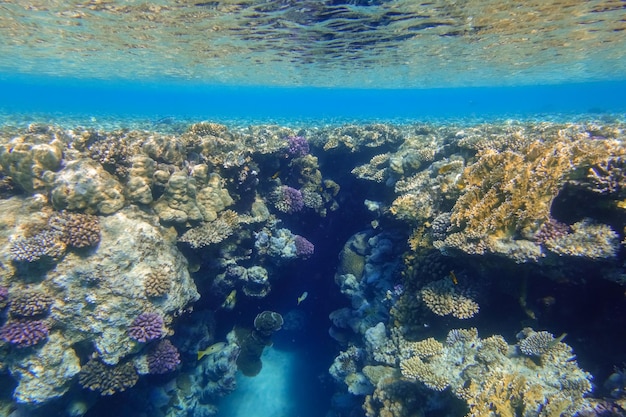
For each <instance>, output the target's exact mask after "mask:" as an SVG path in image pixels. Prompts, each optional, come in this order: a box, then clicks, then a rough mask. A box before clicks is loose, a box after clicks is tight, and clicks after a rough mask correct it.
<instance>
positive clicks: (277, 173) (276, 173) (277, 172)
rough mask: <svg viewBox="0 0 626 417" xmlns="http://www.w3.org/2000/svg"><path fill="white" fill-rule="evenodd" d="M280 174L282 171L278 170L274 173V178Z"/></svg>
mask: <svg viewBox="0 0 626 417" xmlns="http://www.w3.org/2000/svg"><path fill="white" fill-rule="evenodd" d="M279 176H280V171H276V172H275V173H274V175H272V179H273V180H275V179H276V178H278V177H279Z"/></svg>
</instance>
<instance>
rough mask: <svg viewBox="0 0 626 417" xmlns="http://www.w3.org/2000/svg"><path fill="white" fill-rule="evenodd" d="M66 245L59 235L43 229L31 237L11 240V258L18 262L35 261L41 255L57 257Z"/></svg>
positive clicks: (41, 256)
mask: <svg viewBox="0 0 626 417" xmlns="http://www.w3.org/2000/svg"><path fill="white" fill-rule="evenodd" d="M65 249H66V246H65V244H64V243H63V242H61V240H60V239H59V235H58V234H57V233H55V232H53V231H51V230H43V231H41V232H39V233H37V234H36V235H34V236H31V237H19V238H17V239H15V240H13V241H12V242H11V248H10V253H11V258H12V259H13V260H14V261H18V262H35V261H37V260H39V259H41V258H43V257H49V258H52V259H58V258H60V257H61V256H63V254H64V253H65Z"/></svg>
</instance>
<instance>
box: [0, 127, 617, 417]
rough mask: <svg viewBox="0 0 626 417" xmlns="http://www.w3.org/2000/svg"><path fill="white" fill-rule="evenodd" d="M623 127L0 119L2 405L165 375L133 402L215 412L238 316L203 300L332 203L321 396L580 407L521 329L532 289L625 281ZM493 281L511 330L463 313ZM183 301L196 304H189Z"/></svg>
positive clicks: (390, 410)
mask: <svg viewBox="0 0 626 417" xmlns="http://www.w3.org/2000/svg"><path fill="white" fill-rule="evenodd" d="M624 128H625V126H624V124H623V123H621V122H619V121H617V120H608V119H607V120H602V121H581V122H576V123H556V122H545V121H541V122H534V121H526V122H516V121H507V122H502V123H491V124H475V125H467V124H459V125H454V124H436V123H430V124H428V123H419V124H412V125H411V124H406V125H391V124H361V125H342V126H325V127H320V126H310V127H299V128H297V129H296V128H289V127H283V126H277V125H268V126H249V127H235V126H233V127H227V126H225V125H220V124H216V123H209V122H201V123H196V124H189V125H188V124H184V123H180V124H178V125H176V126H170V127H168V129H165V130H161V131H153V130H141V129H120V130H102V129H95V128H86V127H77V126H56V125H43V124H31V125H29V126H27V127H14V126H3V127H2V128H1V129H0V197H1V199H0V213H2V215H1V216H0V224H1V225H2V227H0V308H2V315H1V324H2V327H1V328H0V352H1V353H2V355H1V356H0V372H2V373H3V375H4V377H6V378H9V377H10V380H11V381H12V383H14V384H15V388H14V390H13V392H12V398H11V399H3V402H2V407H1V408H0V410H5V411H6V412H5V414H6V415H8V414H9V413H10V412H11V411H12V410H14V409H16V408H18V409H21V410H31V411H32V410H35V409H36V407H39V409H42V408H41V406H42V405H43V406H47V405H50V404H54V406H55V407H64V409H65V410H66V411H67V412H68V413H70V414H71V415H82V414H84V413H85V412H86V411H87V410H88V409H89V404H91V403H93V401H95V400H94V397H93V396H92V394H90V393H91V392H95V393H97V394H99V395H101V396H107V395H114V394H116V393H119V392H122V391H125V390H128V389H133V387H134V386H135V385H136V384H137V382H138V381H139V380H140V378H148V374H152V375H154V374H166V375H171V381H172V382H171V384H170V385H167V384H166V385H163V387H162V388H160V391H159V392H158V394H159V396H160V397H159V398H161V400H162V401H161V402H159V401H156V402H154V401H153V403H154V404H153V405H152V406H151V407H155V409H157V408H158V410H159V413H161V414H162V415H183V414H177V413H181V412H182V411H180V410H184V413H187V414H184V415H190V416H191V415H194V416H196V415H214V414H215V413H216V408H215V402H216V400H217V399H218V398H219V397H220V396H223V395H227V394H228V393H229V392H231V391H232V390H233V389H235V388H236V380H235V376H234V375H235V372H236V370H237V366H238V359H239V365H240V366H241V363H242V360H241V359H240V358H242V357H243V356H241V355H242V351H243V352H244V354H245V353H246V352H248V351H247V350H246V349H249V345H246V343H245V342H244V340H246V338H245V336H242V335H246V334H248V335H249V334H254V332H255V329H254V328H253V327H252V323H240V324H238V325H240V328H239V329H237V328H236V329H235V330H234V331H233V332H232V333H231V334H229V336H228V337H227V338H224V339H225V340H221V341H220V340H217V339H216V335H215V331H214V327H215V323H214V322H213V321H214V315H213V313H212V312H214V311H216V310H218V309H222V310H233V311H237V309H238V305H237V300H238V299H245V300H246V302H249V303H250V302H251V303H254V302H255V300H260V299H262V298H264V297H267V295H268V294H270V293H271V292H272V290H273V289H274V288H276V287H280V286H281V281H280V279H278V278H277V277H279V276H280V274H281V273H280V271H282V270H283V269H284V268H286V267H287V266H288V265H290V264H293V263H295V262H301V261H302V260H306V259H308V258H311V257H313V256H315V245H324V242H322V241H316V242H314V243H315V245H314V244H313V243H312V242H311V241H309V240H308V239H307V236H304V235H300V234H298V233H305V232H306V230H307V228H306V227H305V226H304V225H303V219H308V220H307V221H309V222H310V221H311V220H310V219H316V221H317V222H320V223H323V222H325V221H330V220H332V218H333V216H335V215H336V213H339V212H341V210H342V209H343V207H344V203H342V201H346V200H348V199H350V200H354V199H357V200H358V201H357V203H358V204H361V203H362V204H363V205H364V207H365V208H366V210H367V212H368V213H369V218H364V219H363V222H362V227H361V229H362V230H354V231H352V233H353V236H352V237H351V238H350V239H349V240H348V241H347V242H346V243H345V245H344V247H343V250H342V251H341V253H340V254H338V255H339V261H338V264H337V267H336V274H335V276H334V277H332V276H326V277H323V279H325V280H332V279H333V278H334V280H335V282H336V283H337V286H338V291H340V292H341V293H343V294H345V295H346V297H347V298H346V299H347V300H348V305H346V306H345V307H344V308H341V309H339V310H337V311H335V312H333V313H332V314H331V316H330V323H329V324H331V329H330V335H331V336H332V337H333V338H334V340H336V341H337V346H338V347H337V351H338V352H339V354H338V356H337V357H336V359H335V361H334V363H332V365H331V364H329V366H330V374H331V375H332V377H333V379H334V380H335V381H336V382H337V390H338V393H337V395H336V396H335V404H334V405H333V406H332V408H333V412H334V413H335V415H349V414H350V412H353V411H354V410H355V409H356V410H360V409H361V408H362V410H363V411H362V412H364V413H365V414H366V415H367V416H368V417H370V416H398V417H399V416H409V415H411V416H412V415H421V413H427V412H428V411H429V410H433V409H437V407H440V408H441V407H442V406H441V405H440V404H434V403H438V402H442V401H445V398H448V399H450V398H452V399H453V401H452V402H451V403H450V404H452V405H449V408H450V409H453V410H455V411H457V412H460V413H467V414H468V415H475V416H488V415H517V414H519V413H521V414H520V415H525V416H549V415H575V414H576V413H581V412H584V411H585V410H589V409H593V407H595V404H596V403H597V401H596V402H594V400H591V399H589V398H590V396H589V394H590V392H591V388H592V387H591V384H590V380H591V376H590V374H589V373H587V372H585V371H583V370H582V369H581V368H580V367H579V366H578V364H577V362H576V361H575V360H573V353H572V348H571V346H569V345H568V344H566V343H567V341H568V339H564V338H563V337H560V336H558V335H557V336H558V337H555V336H554V335H553V334H551V333H550V332H549V331H550V330H551V329H545V330H544V329H540V328H536V329H535V330H532V329H531V327H535V326H537V325H539V326H541V322H540V321H537V316H538V315H539V314H541V311H540V308H539V307H538V306H537V305H536V304H533V303H532V302H531V301H529V298H528V296H527V291H528V286H529V285H530V286H532V285H533V284H532V283H534V282H536V281H537V279H542V280H544V281H546V282H564V281H567V282H569V283H575V284H576V285H581V286H584V285H585V280H584V279H582V278H581V277H582V275H583V274H590V271H593V275H594V277H598V279H605V280H607V281H608V282H611V283H612V284H613V285H616V286H620V285H624V283H625V278H624V276H625V275H624V273H623V242H624V226H626V212H625V211H624V210H625V208H626V191H624V190H625V188H624V187H625V186H626V175H625V173H624V170H625V169H626V163H625V162H624V161H626V159H625V158H626V155H625V154H626V146H624V133H623V132H624ZM359 182H361V183H367V184H368V186H367V187H365V189H366V191H359V192H358V193H357V191H355V190H352V189H345V188H342V185H343V184H344V183H348V184H354V183H359ZM572 202H573V203H572ZM583 202H584V204H582V203H583ZM345 206H348V205H345ZM594 279H595V278H594ZM501 294H506V295H507V296H509V297H512V299H514V300H515V301H516V302H517V304H518V309H519V311H520V312H521V315H522V316H524V317H525V318H526V319H527V320H528V322H525V323H522V320H518V321H517V322H516V323H515V324H511V323H510V322H506V325H507V326H509V325H513V326H518V327H517V328H515V329H511V332H513V334H515V333H517V332H520V331H521V332H520V333H519V337H518V339H516V340H512V341H511V339H510V334H507V335H492V334H490V333H488V331H487V335H486V336H484V333H486V332H485V331H483V329H482V328H481V324H484V323H487V321H486V322H482V321H480V320H481V319H480V317H481V313H482V312H483V308H482V306H483V305H489V300H490V299H493V297H499V295H501ZM304 297H306V296H304ZM201 298H202V303H203V306H204V308H207V307H209V308H208V309H206V310H205V311H203V312H202V313H201V314H200V313H198V312H196V313H193V314H192V313H191V312H192V311H193V306H194V303H197V302H198V300H199V299H201ZM298 302H300V301H298ZM548 303H549V300H546V301H545V304H546V305H545V306H544V307H546V308H547V307H548V306H547V304H548ZM316 319H317V320H327V318H326V317H319V318H316ZM460 320H465V321H467V323H470V324H469V325H466V326H464V324H465V322H461V321H460ZM494 321H497V318H490V319H489V320H488V322H490V323H492V322H494ZM183 322H184V323H185V325H184V326H182V325H181V323H183ZM503 322H504V321H503ZM428 323H433V325H432V326H430V325H429V324H428ZM281 324H282V318H281ZM244 327H247V330H246V329H244ZM485 327H488V326H486V325H485ZM496 327H497V326H496ZM501 327H504V325H503V326H501ZM278 328H280V326H278ZM256 331H257V332H258V329H256ZM478 334H481V337H485V338H481V337H479V336H478ZM507 337H508V338H509V341H507V340H506V338H507ZM564 340H565V341H564ZM261 351H262V349H261ZM199 352H204V353H202V355H201V354H200V353H199ZM196 355H197V356H196ZM259 356H260V355H259ZM616 365H617V364H616ZM452 370H454V371H452ZM503 381H504V382H503ZM135 389H139V388H135ZM154 395H156V394H154ZM446 395H447V396H448V397H445V396H446ZM615 400H616V401H617V398H616V399H615ZM622 400H623V399H622ZM429 401H430V402H429ZM59 404H61V405H59ZM44 408H45V407H44ZM444 408H445V407H444ZM350 410H352V411H350ZM70 411H71V412H70ZM3 412H4V411H3ZM33 412H34V411H33Z"/></svg>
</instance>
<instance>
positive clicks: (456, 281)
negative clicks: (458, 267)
mask: <svg viewBox="0 0 626 417" xmlns="http://www.w3.org/2000/svg"><path fill="white" fill-rule="evenodd" d="M450 278H451V279H452V283H453V284H454V285H457V284H458V283H459V280H458V279H457V278H456V274H455V273H454V271H450Z"/></svg>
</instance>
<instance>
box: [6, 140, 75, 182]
mask: <svg viewBox="0 0 626 417" xmlns="http://www.w3.org/2000/svg"><path fill="white" fill-rule="evenodd" d="M2 142H3V141H2ZM64 148H65V144H64V143H63V142H62V141H60V140H59V139H57V138H56V134H53V133H50V134H48V133H46V134H42V135H33V134H28V133H26V134H24V135H23V136H18V137H16V138H14V139H12V140H11V141H9V142H8V143H3V144H2V145H0V172H2V173H4V174H5V175H6V176H10V177H11V179H12V180H13V182H14V183H16V184H18V185H19V186H20V187H21V188H22V189H24V190H25V191H26V192H29V193H30V192H33V191H35V190H40V189H43V188H44V187H46V186H47V185H48V184H47V183H48V181H47V179H46V177H47V172H53V171H57V170H59V168H61V159H62V158H63V149H64Z"/></svg>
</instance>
